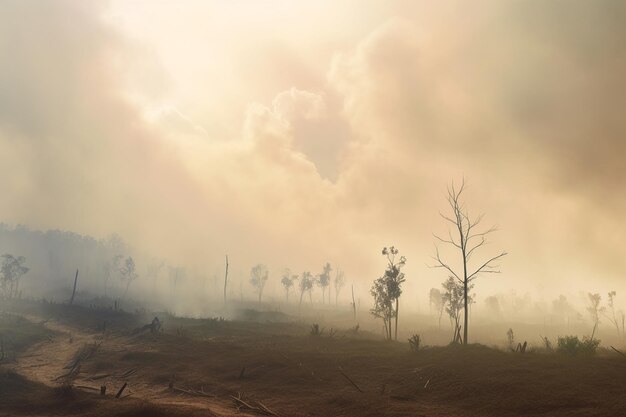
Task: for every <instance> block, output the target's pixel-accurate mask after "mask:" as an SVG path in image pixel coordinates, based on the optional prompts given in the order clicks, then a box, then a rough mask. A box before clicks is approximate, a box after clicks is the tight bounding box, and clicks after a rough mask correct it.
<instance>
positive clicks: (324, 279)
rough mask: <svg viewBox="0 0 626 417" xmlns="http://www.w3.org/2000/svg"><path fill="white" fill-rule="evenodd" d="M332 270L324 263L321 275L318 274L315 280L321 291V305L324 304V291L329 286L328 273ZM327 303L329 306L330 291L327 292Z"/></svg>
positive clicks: (328, 264)
mask: <svg viewBox="0 0 626 417" xmlns="http://www.w3.org/2000/svg"><path fill="white" fill-rule="evenodd" d="M332 270H333V269H332V268H331V266H330V263H328V262H326V265H324V268H323V269H322V273H321V274H319V276H318V279H317V284H318V285H319V286H320V288H321V289H322V304H324V300H325V299H326V289H327V288H328V287H329V286H330V272H331V271H332ZM328 289H329V288H328ZM328 303H329V304H330V289H329V291H328Z"/></svg>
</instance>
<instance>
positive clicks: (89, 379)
mask: <svg viewBox="0 0 626 417" xmlns="http://www.w3.org/2000/svg"><path fill="white" fill-rule="evenodd" d="M108 376H111V374H100V375H93V376H90V377H89V378H87V381H97V380H99V379H102V378H106V377H108Z"/></svg>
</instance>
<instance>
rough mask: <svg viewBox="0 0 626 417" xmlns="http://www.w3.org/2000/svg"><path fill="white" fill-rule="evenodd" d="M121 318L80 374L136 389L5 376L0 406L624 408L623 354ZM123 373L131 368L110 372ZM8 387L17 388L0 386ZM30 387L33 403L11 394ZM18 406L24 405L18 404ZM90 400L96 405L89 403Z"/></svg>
mask: <svg viewBox="0 0 626 417" xmlns="http://www.w3.org/2000/svg"><path fill="white" fill-rule="evenodd" d="M64 314H65V313H64ZM99 314H100V313H98V312H94V311H92V312H85V314H84V315H83V316H82V317H81V318H73V317H72V316H73V315H72V314H71V313H67V314H66V315H60V317H65V318H66V320H68V323H71V325H72V326H76V325H77V324H76V323H83V324H85V327H84V328H86V329H93V328H94V327H93V324H94V323H97V322H98V321H100V320H102V317H101V316H100V315H99ZM103 314H109V313H108V312H105V313H103ZM126 317H127V320H126V321H125V320H123V319H121V318H120V319H119V320H118V321H117V322H113V323H114V324H112V326H111V327H110V328H109V331H110V332H112V333H111V334H110V335H109V336H102V344H101V346H100V348H99V349H98V351H97V353H96V354H94V355H93V356H92V357H90V358H89V359H88V360H86V361H84V363H83V368H82V370H81V375H82V378H84V379H86V378H88V377H89V376H93V375H96V374H111V375H117V377H114V376H111V377H108V378H105V379H102V380H98V383H100V382H101V381H102V382H103V383H108V384H111V386H117V385H119V384H120V383H121V382H122V381H128V383H129V387H131V389H132V390H134V392H135V393H136V395H133V397H130V398H128V399H124V400H122V401H115V400H112V399H111V398H105V399H102V398H100V397H99V396H95V395H87V394H86V393H84V392H80V393H79V395H78V397H77V398H75V399H65V400H63V401H61V400H59V399H58V398H57V397H54V396H52V397H51V396H50V395H51V394H49V393H48V394H46V395H47V396H46V395H43V394H42V396H41V397H39V396H37V395H34V394H31V393H30V391H29V390H35V391H37V390H42V389H44V388H45V387H44V388H42V387H41V386H36V385H32V383H30V382H28V381H24V380H20V379H19V377H17V376H15V375H14V376H6V375H5V378H6V380H5V382H7V383H1V382H0V387H3V388H0V390H2V389H4V390H5V392H2V391H0V410H1V411H0V413H1V412H4V411H5V410H12V411H13V412H14V414H11V415H31V414H34V415H37V413H36V412H34V411H33V407H34V408H36V407H39V406H41V407H44V406H45V405H46V404H48V405H50V407H51V408H49V410H59V411H58V412H57V411H54V412H52V411H50V413H49V414H46V415H55V413H57V414H63V415H75V414H76V412H77V411H76V410H77V408H80V407H84V409H85V411H84V414H81V415H99V414H89V413H91V412H93V413H96V412H98V413H100V412H102V413H104V411H103V410H106V411H107V413H108V414H107V415H128V416H131V415H177V414H176V413H179V415H194V414H193V413H195V412H201V411H202V410H204V412H205V414H198V415H207V414H206V413H207V411H206V410H207V407H209V408H211V410H213V411H215V414H217V415H235V413H236V408H235V404H234V403H233V402H232V400H231V399H230V396H231V395H233V396H237V395H238V393H241V396H242V398H243V399H244V400H245V401H247V402H250V403H254V404H257V403H258V402H261V403H262V404H263V405H265V406H267V407H268V408H270V409H271V410H273V411H275V412H276V413H277V414H279V415H281V416H285V417H286V416H289V417H298V416H408V415H411V416H420V415H421V416H616V415H626V397H624V396H623V395H622V393H623V389H624V387H625V386H626V360H624V359H623V358H621V357H619V356H618V355H611V356H609V355H606V356H603V355H598V356H594V357H586V356H582V357H569V356H564V355H557V354H547V353H541V352H534V353H527V354H525V355H520V354H514V353H510V352H504V351H499V350H496V349H491V348H487V347H485V346H481V345H471V346H468V347H465V348H463V347H459V346H448V347H436V348H428V349H423V350H420V351H419V352H417V353H416V352H412V351H410V350H409V346H408V343H394V342H385V341H382V340H379V339H378V338H376V337H374V336H372V335H368V334H367V333H366V332H359V333H358V335H354V332H350V331H339V332H337V333H336V334H335V335H334V336H333V337H328V336H320V337H312V336H310V335H309V333H310V326H309V325H307V324H304V323H284V322H280V323H258V322H247V321H234V322H227V321H220V320H192V319H180V318H173V317H166V318H165V319H164V329H165V330H164V332H160V333H156V334H151V333H143V334H139V335H135V336H132V335H131V331H130V329H132V328H133V327H135V326H136V325H137V324H138V323H140V324H143V322H142V321H141V320H146V319H147V318H138V317H136V316H134V315H128V316H126ZM94 333H95V332H94ZM76 348H77V346H74V347H73V349H76ZM340 369H341V371H340ZM129 371H134V372H132V373H131V374H130V375H129V376H127V377H124V378H121V377H120V375H124V374H125V373H127V372H129ZM344 374H345V375H344ZM172 375H175V378H174V380H173V381H174V387H175V388H181V389H182V391H177V390H172V389H169V388H168V385H169V383H170V382H171V381H172ZM352 382H354V384H355V385H356V387H355V386H354V385H353V384H352ZM116 384H117V385H116ZM7 386H13V388H12V389H15V390H16V391H14V392H13V394H11V393H10V392H9V393H7V392H6V390H7V389H8V388H7ZM15 387H17V388H15ZM357 387H358V389H357ZM359 390H362V391H363V392H360V391H359ZM185 391H187V392H185ZM194 393H202V395H199V394H194ZM7 394H8V395H7ZM205 394H206V395H205ZM12 395H13V397H12ZM28 395H33V397H32V398H33V399H35V398H36V399H37V400H36V401H34V400H33V399H31V400H30V401H29V400H24V399H20V398H24V397H23V396H28ZM20 396H22V397H20ZM11 398H12V399H11ZM132 398H136V399H133V400H131V399H132ZM139 398H140V399H145V400H147V401H149V402H142V401H140V400H138V399H139ZM33 401H34V403H33V404H30V403H31V402H33ZM93 402H95V403H93ZM26 403H29V404H28V407H30V408H20V407H26ZM90 404H91V405H90ZM93 404H97V405H98V407H97V408H98V409H97V410H96V409H95V408H90V407H95V406H94V405H93ZM11 407H13V408H11ZM55 407H56V408H55ZM127 407H128V408H127ZM44 408H45V407H44ZM187 408H188V409H189V410H195V411H189V410H186V409H187ZM29 410H30V411H29ZM181 410H183V411H181ZM184 410H186V411H184ZM35 411H36V410H35ZM242 411H243V410H242ZM72 413H74V414H72ZM123 413H127V414H123ZM133 413H135V414H133ZM142 413H143V414H142ZM159 413H161V414H159ZM7 415H9V414H7ZM41 415H43V414H41ZM102 415H104V414H102Z"/></svg>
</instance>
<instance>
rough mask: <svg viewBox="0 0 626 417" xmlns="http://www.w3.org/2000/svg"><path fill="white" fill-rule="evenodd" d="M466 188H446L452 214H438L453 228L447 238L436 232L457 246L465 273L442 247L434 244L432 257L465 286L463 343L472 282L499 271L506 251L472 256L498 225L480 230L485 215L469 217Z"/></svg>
mask: <svg viewBox="0 0 626 417" xmlns="http://www.w3.org/2000/svg"><path fill="white" fill-rule="evenodd" d="M464 189H465V180H464V181H463V182H462V183H461V187H460V188H459V189H458V190H457V189H456V188H455V186H454V183H452V184H451V186H450V187H448V189H447V191H448V192H447V198H446V200H447V202H448V204H449V206H450V209H451V211H452V214H451V215H445V214H443V213H439V214H440V216H441V217H442V218H443V219H444V220H445V221H446V222H448V223H450V225H452V226H451V228H450V226H449V229H448V238H447V239H446V238H441V237H439V236H437V235H435V234H433V236H434V237H435V239H437V241H438V242H439V243H445V244H447V245H451V246H452V247H454V248H455V250H456V251H457V253H458V254H459V255H460V256H459V258H460V263H461V265H462V269H463V272H460V271H459V272H457V271H455V270H454V269H453V268H452V267H451V266H450V264H449V263H448V262H446V261H444V260H443V259H442V257H441V254H440V252H439V246H438V245H437V244H435V250H436V254H435V256H434V257H433V259H434V260H435V261H436V264H435V265H434V267H435V268H443V269H445V270H446V271H447V272H448V273H449V274H451V275H452V276H453V277H454V278H455V279H456V280H457V281H458V282H459V283H460V284H461V285H462V286H463V316H464V318H463V344H465V345H466V344H467V342H468V325H469V308H468V307H469V304H470V295H469V289H470V286H471V283H472V281H474V280H475V279H476V278H478V277H479V276H480V274H487V273H491V274H497V273H500V270H499V269H498V265H497V264H496V262H497V261H498V260H499V259H500V258H502V257H504V256H505V255H506V254H507V253H506V252H501V253H500V254H498V255H496V256H493V257H490V258H487V259H486V260H482V261H479V262H473V261H472V256H473V255H475V254H476V251H477V250H478V249H480V248H481V247H483V246H484V245H485V244H486V243H487V239H486V237H487V235H489V234H491V233H493V232H495V231H496V230H497V228H496V227H491V228H490V229H487V230H482V231H481V230H478V227H479V226H480V223H481V221H482V219H483V217H484V215H479V216H477V217H476V218H473V219H472V218H470V215H469V213H468V211H467V209H466V207H465V205H464V204H463V203H462V202H461V196H462V194H463V191H464ZM454 235H456V236H454ZM470 264H471V265H470ZM472 265H473V266H472Z"/></svg>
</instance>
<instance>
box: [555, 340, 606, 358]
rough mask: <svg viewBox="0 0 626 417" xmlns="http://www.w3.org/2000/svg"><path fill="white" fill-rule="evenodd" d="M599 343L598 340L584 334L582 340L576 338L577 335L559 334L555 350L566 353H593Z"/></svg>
mask: <svg viewBox="0 0 626 417" xmlns="http://www.w3.org/2000/svg"><path fill="white" fill-rule="evenodd" d="M599 345H600V340H598V339H591V338H589V337H586V336H585V337H583V340H582V341H581V340H580V339H578V336H563V337H561V336H559V338H558V339H557V347H556V351H557V352H558V353H563V354H566V355H579V354H580V355H593V354H595V353H596V350H597V349H598V346H599Z"/></svg>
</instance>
